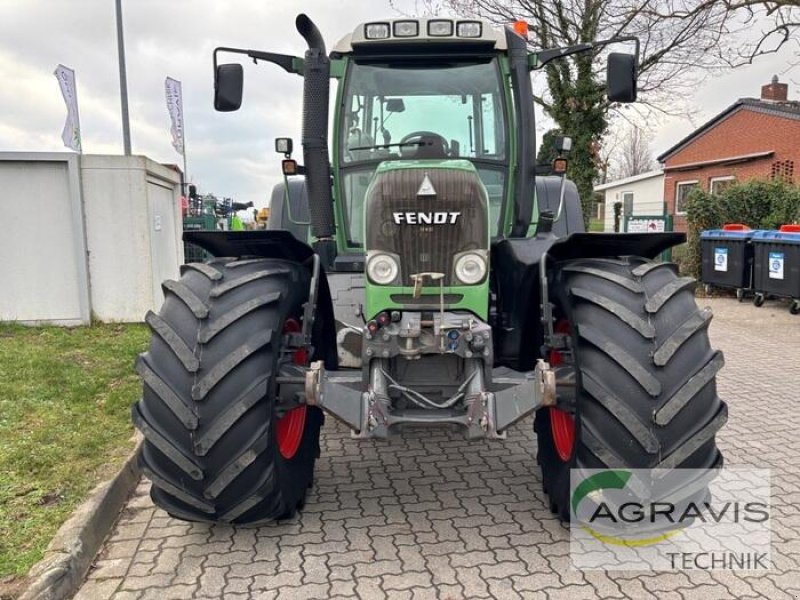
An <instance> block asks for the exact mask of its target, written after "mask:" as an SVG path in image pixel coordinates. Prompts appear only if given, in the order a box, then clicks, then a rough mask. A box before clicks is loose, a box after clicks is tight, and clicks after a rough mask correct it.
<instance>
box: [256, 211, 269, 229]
mask: <svg viewBox="0 0 800 600" xmlns="http://www.w3.org/2000/svg"><path fill="white" fill-rule="evenodd" d="M267 221H269V208H262V209H261V210H259V211H258V213H256V229H266V228H267Z"/></svg>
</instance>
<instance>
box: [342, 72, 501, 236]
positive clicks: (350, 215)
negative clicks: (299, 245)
mask: <svg viewBox="0 0 800 600" xmlns="http://www.w3.org/2000/svg"><path fill="white" fill-rule="evenodd" d="M503 103H504V98H503V94H502V88H501V85H500V74H499V70H498V65H497V60H496V59H487V60H484V61H481V62H469V63H464V62H458V63H448V64H442V65H438V66H437V65H436V64H431V63H429V62H427V63H424V64H422V63H416V64H415V63H407V62H406V63H402V64H359V63H355V62H354V63H352V65H351V67H350V70H349V73H348V77H347V83H346V89H345V96H344V102H343V108H344V110H343V111H342V117H341V118H342V123H341V129H340V131H341V136H340V143H339V151H340V165H341V167H342V188H343V192H344V194H343V195H344V206H345V219H346V221H347V223H346V227H347V231H348V239H349V240H350V243H351V245H356V246H357V245H360V244H361V243H362V241H363V222H362V221H363V214H362V213H363V200H364V194H365V192H366V188H367V185H368V184H369V181H370V180H371V178H372V174H373V173H374V171H375V168H376V167H377V165H378V163H379V162H381V161H384V160H403V159H423V158H434V159H436V158H438V159H447V158H467V159H471V160H473V162H474V164H475V167H476V168H477V169H478V173H479V175H480V177H481V179H482V180H483V183H484V185H485V186H486V187H487V190H488V191H489V198H490V211H491V213H492V214H491V218H492V220H493V222H494V223H497V219H498V217H499V212H500V206H501V205H502V198H503V186H504V184H505V179H506V177H505V173H506V168H505V159H506V131H505V125H504V123H505V122H506V119H505V113H504V104H503Z"/></svg>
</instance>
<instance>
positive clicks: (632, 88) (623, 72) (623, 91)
mask: <svg viewBox="0 0 800 600" xmlns="http://www.w3.org/2000/svg"><path fill="white" fill-rule="evenodd" d="M636 70H637V68H636V57H635V56H634V55H633V54H624V53H622V52H612V53H611V54H609V55H608V69H607V71H606V81H607V85H608V99H609V100H611V101H612V102H626V103H627V102H635V101H636Z"/></svg>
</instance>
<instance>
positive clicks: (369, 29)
mask: <svg viewBox="0 0 800 600" xmlns="http://www.w3.org/2000/svg"><path fill="white" fill-rule="evenodd" d="M364 37H365V38H367V39H368V40H385V39H386V38H388V37H389V24H388V23H367V24H366V25H364Z"/></svg>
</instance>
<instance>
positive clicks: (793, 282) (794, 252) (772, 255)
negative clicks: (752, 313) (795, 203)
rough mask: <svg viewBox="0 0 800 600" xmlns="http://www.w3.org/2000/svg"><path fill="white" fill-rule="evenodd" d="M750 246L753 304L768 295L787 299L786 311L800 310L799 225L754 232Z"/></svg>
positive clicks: (757, 303)
mask: <svg viewBox="0 0 800 600" xmlns="http://www.w3.org/2000/svg"><path fill="white" fill-rule="evenodd" d="M753 248H754V251H755V253H754V259H753V264H754V266H753V289H754V290H755V296H754V298H753V304H755V305H756V306H761V305H762V304H764V300H765V299H766V297H767V296H776V297H779V298H790V299H791V300H792V303H791V306H790V308H789V310H790V311H791V313H792V314H793V315H796V314H798V313H800V226H798V225H784V226H783V227H781V229H780V231H757V232H756V233H755V234H753Z"/></svg>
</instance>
